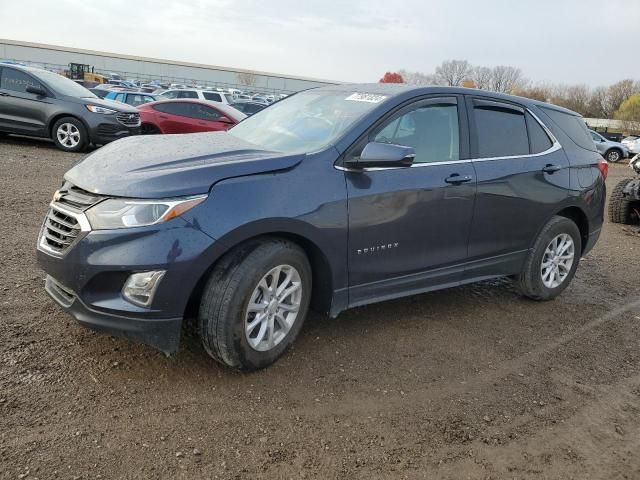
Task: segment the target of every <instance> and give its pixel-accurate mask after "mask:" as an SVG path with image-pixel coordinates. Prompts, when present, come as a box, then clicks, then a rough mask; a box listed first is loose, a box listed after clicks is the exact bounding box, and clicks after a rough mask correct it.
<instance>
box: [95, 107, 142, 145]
mask: <svg viewBox="0 0 640 480" xmlns="http://www.w3.org/2000/svg"><path fill="white" fill-rule="evenodd" d="M88 122H89V138H90V139H91V143H93V144H95V145H105V144H107V143H109V142H113V141H114V140H118V139H120V138H125V137H130V136H133V135H140V126H139V125H138V126H127V125H123V124H122V123H120V122H119V121H118V119H117V118H116V117H115V115H101V114H92V116H91V117H90V118H89V120H88Z"/></svg>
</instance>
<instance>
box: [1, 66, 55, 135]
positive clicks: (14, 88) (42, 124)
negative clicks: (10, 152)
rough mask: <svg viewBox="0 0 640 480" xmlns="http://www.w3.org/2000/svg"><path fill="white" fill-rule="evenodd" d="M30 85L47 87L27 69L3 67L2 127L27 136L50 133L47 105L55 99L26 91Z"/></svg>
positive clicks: (4, 129)
mask: <svg viewBox="0 0 640 480" xmlns="http://www.w3.org/2000/svg"><path fill="white" fill-rule="evenodd" d="M29 86H33V87H40V88H44V86H43V85H42V84H41V83H40V82H39V81H38V80H37V79H35V78H34V77H32V76H31V75H29V74H27V73H25V72H22V71H20V70H17V69H15V68H11V67H2V68H0V129H2V130H3V131H7V132H13V133H21V134H24V135H35V136H47V130H46V121H47V115H48V110H49V109H48V108H47V106H48V105H49V104H50V103H51V102H52V98H51V97H50V96H39V95H34V94H33V93H27V91H26V89H27V87H29ZM45 90H46V88H45Z"/></svg>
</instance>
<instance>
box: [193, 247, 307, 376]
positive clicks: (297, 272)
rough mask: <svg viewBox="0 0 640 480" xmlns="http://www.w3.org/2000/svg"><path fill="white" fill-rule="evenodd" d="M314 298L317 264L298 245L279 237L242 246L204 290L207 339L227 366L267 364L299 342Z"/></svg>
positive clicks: (202, 322)
mask: <svg viewBox="0 0 640 480" xmlns="http://www.w3.org/2000/svg"><path fill="white" fill-rule="evenodd" d="M310 298H311V267H310V265H309V261H308V260H307V257H306V255H305V253H304V251H303V250H302V249H300V248H299V247H298V246H297V245H295V244H293V243H291V242H288V241H285V240H279V239H266V240H260V241H255V242H250V243H247V244H245V245H242V246H240V247H238V248H237V249H236V250H234V251H232V252H231V253H230V254H228V255H226V256H225V257H224V258H223V259H222V260H221V261H220V263H219V264H218V265H217V266H216V267H215V268H214V270H213V272H212V273H211V277H210V278H209V281H208V282H207V284H206V286H205V288H204V292H203V295H202V298H201V301H200V310H199V314H198V330H199V333H200V337H201V339H202V343H203V345H204V347H205V349H206V350H207V352H208V353H209V355H211V356H212V357H213V358H214V359H216V360H217V361H219V362H221V363H223V364H224V365H227V366H229V367H233V368H237V369H240V370H256V369H259V368H264V367H266V366H268V365H271V364H272V363H273V362H275V361H276V360H277V359H278V358H279V357H280V356H281V355H282V354H284V352H285V351H286V350H287V348H288V347H289V346H290V345H291V343H292V342H293V341H294V340H295V338H296V336H297V335H298V333H299V332H300V329H301V328H302V324H303V322H304V319H305V316H306V314H307V310H308V308H309V300H310Z"/></svg>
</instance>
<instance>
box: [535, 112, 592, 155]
mask: <svg viewBox="0 0 640 480" xmlns="http://www.w3.org/2000/svg"><path fill="white" fill-rule="evenodd" d="M540 108H541V109H542V110H543V111H544V113H546V114H547V115H548V116H549V118H551V120H552V121H553V123H555V124H556V125H557V126H558V127H559V128H560V130H562V131H563V132H564V133H565V134H566V135H567V136H568V137H569V138H570V139H571V140H572V141H573V143H575V144H576V145H578V146H579V147H582V148H584V149H585V150H591V151H592V152H595V151H596V146H595V144H594V143H593V138H591V135H589V131H588V130H587V126H586V125H585V123H584V120H583V119H582V117H579V116H577V115H571V114H569V113H565V112H560V111H558V110H554V109H552V108H546V107H540Z"/></svg>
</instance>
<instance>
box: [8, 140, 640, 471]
mask: <svg viewBox="0 0 640 480" xmlns="http://www.w3.org/2000/svg"><path fill="white" fill-rule="evenodd" d="M80 158H82V156H81V155H76V154H64V153H61V152H59V151H57V150H55V149H54V148H53V146H52V145H51V144H49V143H46V142H38V141H34V140H24V139H17V138H9V139H6V138H5V139H0V166H1V168H2V177H1V178H2V180H1V181H2V196H1V197H0V202H1V203H0V206H1V207H2V226H1V227H0V229H1V230H0V233H1V238H2V242H1V243H0V263H1V265H2V267H1V273H2V275H1V278H0V293H1V294H2V295H1V300H0V478H2V479H4V478H29V479H32V478H40V479H49V478H64V479H67V478H69V479H71V478H74V479H85V478H103V479H111V478H144V479H154V478H184V479H201V478H202V479H204V478H207V479H208V478H240V479H243V478H252V479H253V478H323V479H332V478H367V479H377V478H408V479H413V478H451V479H460V478H471V479H502V478H509V479H516V478H518V479H522V478H561V479H569V478H574V479H588V478H598V479H622V478H625V479H632V478H635V479H637V478H640V329H639V328H638V327H639V326H640V292H639V291H638V279H639V278H640V256H639V254H640V237H639V236H635V235H632V234H629V233H626V232H625V231H624V230H623V228H622V227H621V226H620V225H613V224H606V225H605V227H604V231H603V234H602V237H601V239H600V242H599V243H598V245H597V247H596V248H595V249H594V251H593V252H592V253H591V254H589V256H588V257H587V258H585V259H584V260H583V261H582V263H581V266H580V268H579V269H578V272H577V276H576V278H575V280H574V282H573V283H572V285H571V286H570V287H569V289H568V290H567V291H566V292H565V293H564V294H563V295H562V296H561V297H560V298H558V299H556V300H555V301H552V302H548V303H536V302H532V301H528V300H525V299H523V298H520V297H519V296H518V295H517V294H516V293H515V292H514V290H513V289H512V287H511V284H510V283H509V282H508V281H499V282H492V283H485V284H479V285H474V286H468V287H462V288H456V289H450V290H446V291H441V292H436V293H429V294H425V295H420V296H417V297H413V298H407V299H402V300H396V301H390V302H386V303H382V304H378V305H373V306H369V307H363V308H358V309H355V310H352V311H349V312H346V313H343V314H342V315H340V317H339V318H337V319H335V320H330V319H327V318H324V317H321V316H319V315H311V316H310V318H308V320H307V323H306V325H305V327H304V329H303V331H302V334H301V336H300V338H299V339H298V341H297V343H296V344H295V347H294V348H293V350H292V351H291V352H290V353H289V354H288V355H287V356H285V357H284V358H283V359H281V360H280V361H279V362H278V363H277V364H276V365H274V366H273V367H271V368H268V369H266V370H264V371H260V372H258V373H254V374H238V373H235V372H231V371H229V370H226V369H225V368H223V367H221V366H219V365H217V364H216V363H214V362H213V361H212V360H211V359H209V358H208V357H207V355H206V354H205V352H204V350H203V349H202V348H201V346H200V345H199V344H198V342H197V341H196V340H195V339H187V341H186V342H183V345H182V349H181V351H180V352H179V353H178V354H177V355H175V356H173V357H170V358H166V357H165V356H164V355H162V354H160V353H158V352H156V351H154V350H152V349H151V348H147V347H145V346H141V345H137V344H134V343H130V342H128V341H126V340H123V339H116V338H112V337H110V336H108V335H105V334H97V333H93V332H91V331H89V330H87V329H84V328H82V327H80V326H79V325H77V324H76V323H75V321H74V320H73V319H72V318H70V317H69V316H67V315H66V314H65V313H63V312H62V311H61V309H60V308H58V307H57V306H56V305H55V304H54V303H53V301H51V300H50V299H49V298H48V297H47V296H46V294H45V292H44V290H43V273H42V272H41V271H40V270H39V269H38V267H37V265H36V262H35V256H34V250H35V242H36V237H37V234H38V230H39V226H40V224H41V221H42V218H43V216H44V214H45V211H46V208H47V203H48V201H49V200H50V198H51V194H52V192H53V191H54V190H55V189H56V187H57V186H58V185H59V182H60V179H61V176H62V174H63V172H64V171H65V170H66V169H67V168H68V167H70V166H71V165H72V164H73V163H74V162H76V161H78V160H79V159H80ZM630 172H631V171H630V170H629V169H628V167H626V165H613V166H612V167H611V175H610V177H609V180H608V182H607V183H608V185H609V188H611V186H612V185H613V184H614V182H616V181H617V180H618V179H620V178H621V177H623V176H628V175H629V174H630Z"/></svg>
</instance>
